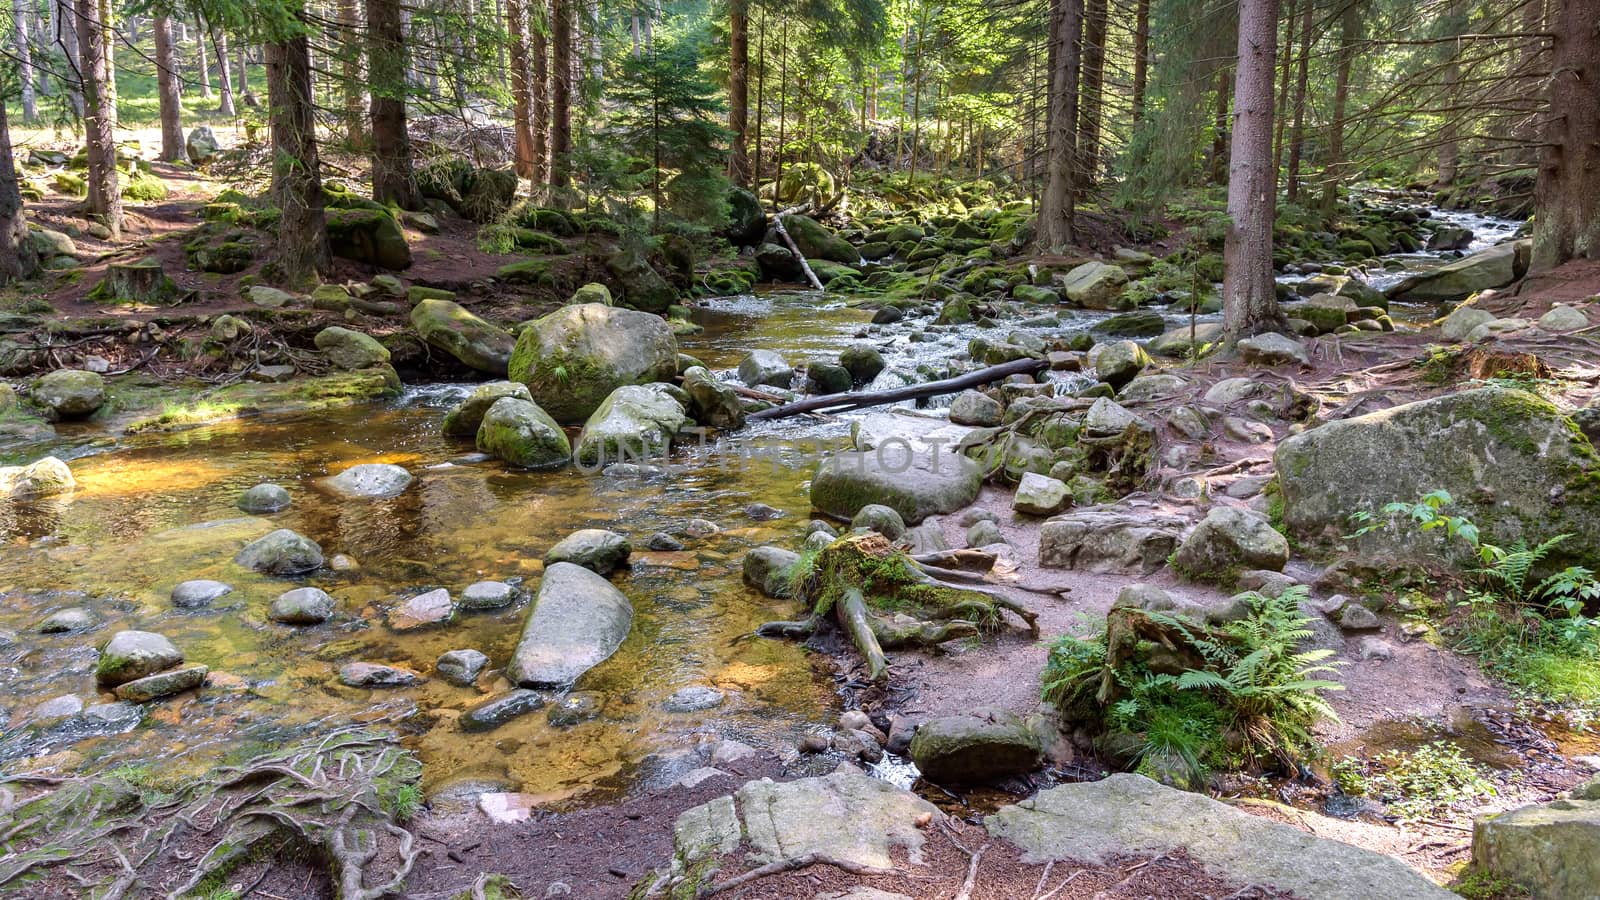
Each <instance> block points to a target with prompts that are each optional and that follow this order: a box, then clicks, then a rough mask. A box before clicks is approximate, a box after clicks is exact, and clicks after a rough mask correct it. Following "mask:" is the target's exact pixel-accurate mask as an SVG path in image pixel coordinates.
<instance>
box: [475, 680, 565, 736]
mask: <svg viewBox="0 0 1600 900" xmlns="http://www.w3.org/2000/svg"><path fill="white" fill-rule="evenodd" d="M544 704H545V697H544V694H541V693H539V692H538V691H530V690H527V689H525V688H515V689H513V690H509V691H505V692H504V693H500V694H495V695H494V696H493V697H490V698H489V699H487V700H485V701H483V702H482V703H479V704H478V705H477V706H474V707H472V708H471V709H468V710H467V711H466V712H464V713H462V714H461V729H462V730H463V731H489V730H491V729H494V728H499V727H500V726H501V725H504V724H505V723H507V722H509V721H511V720H512V719H515V718H516V717H517V716H522V715H527V714H528V713H531V712H533V711H535V710H538V709H543V708H544Z"/></svg>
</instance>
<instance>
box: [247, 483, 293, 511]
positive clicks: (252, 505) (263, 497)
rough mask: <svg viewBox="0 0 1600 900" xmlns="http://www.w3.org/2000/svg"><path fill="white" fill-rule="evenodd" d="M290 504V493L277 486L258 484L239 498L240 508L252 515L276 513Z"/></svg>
mask: <svg viewBox="0 0 1600 900" xmlns="http://www.w3.org/2000/svg"><path fill="white" fill-rule="evenodd" d="M289 503H290V500H289V492H288V491H286V490H284V489H283V488H281V487H279V486H278V485H275V484H258V485H256V486H255V487H253V488H251V489H249V490H247V491H245V492H244V494H242V495H241V496H240V497H239V508H240V509H242V510H244V511H245V512H247V513H251V514H265V513H275V512H278V511H280V510H285V509H288V508H289Z"/></svg>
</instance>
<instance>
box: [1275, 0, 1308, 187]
mask: <svg viewBox="0 0 1600 900" xmlns="http://www.w3.org/2000/svg"><path fill="white" fill-rule="evenodd" d="M1302 2H1305V3H1307V4H1309V2H1310V0H1302ZM1288 3H1289V8H1288V10H1286V12H1285V15H1284V17H1283V47H1284V52H1282V53H1280V54H1278V60H1279V63H1278V69H1279V75H1278V112H1277V115H1275V116H1274V117H1273V124H1274V127H1275V129H1276V130H1275V132H1274V137H1273V139H1272V173H1273V174H1272V177H1273V178H1277V177H1278V173H1279V172H1282V171H1283V137H1284V130H1285V129H1286V128H1287V127H1288V124H1289V76H1290V73H1292V72H1293V71H1294V66H1293V65H1292V63H1293V60H1292V59H1291V58H1290V54H1289V48H1290V47H1293V46H1294V26H1295V14H1294V12H1295V6H1294V0H1288Z"/></svg>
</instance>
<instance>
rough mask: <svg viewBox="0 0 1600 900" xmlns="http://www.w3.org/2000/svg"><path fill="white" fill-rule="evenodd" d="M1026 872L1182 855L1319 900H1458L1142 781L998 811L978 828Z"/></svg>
mask: <svg viewBox="0 0 1600 900" xmlns="http://www.w3.org/2000/svg"><path fill="white" fill-rule="evenodd" d="M984 827H985V828H987V829H988V831H989V833H990V834H991V835H993V836H994V837H996V838H1002V839H1004V840H1007V841H1010V842H1012V843H1013V844H1016V845H1017V846H1019V847H1021V848H1022V850H1023V852H1024V856H1023V859H1024V860H1025V861H1027V862H1030V863H1035V864H1037V863H1042V862H1044V861H1046V860H1068V859H1070V860H1072V861H1074V862H1080V863H1083V862H1087V863H1093V864H1096V865H1101V864H1105V863H1108V862H1110V861H1111V859H1112V858H1113V857H1116V856H1120V855H1129V854H1134V855H1141V856H1147V855H1160V854H1163V853H1170V852H1173V851H1176V850H1180V849H1181V850H1183V851H1184V852H1185V853H1187V854H1188V855H1189V856H1190V858H1192V859H1193V860H1194V861H1195V862H1197V863H1199V864H1200V865H1202V866H1204V867H1206V868H1207V869H1209V870H1211V871H1212V872H1213V873H1215V874H1217V875H1219V876H1221V877H1223V878H1227V879H1230V880H1234V881H1237V882H1240V883H1244V884H1270V885H1272V886H1273V887H1274V888H1277V889H1279V890H1282V891H1287V892H1290V893H1292V894H1294V895H1295V896H1297V897H1314V898H1321V900H1370V898H1375V897H1392V898H1401V897H1404V898H1405V900H1452V898H1454V897H1455V896H1456V895H1455V894H1453V893H1451V892H1450V891H1447V890H1445V889H1444V888H1442V887H1439V886H1438V885H1436V884H1434V883H1433V882H1431V881H1429V880H1428V879H1427V878H1426V877H1424V876H1423V875H1422V874H1421V873H1419V872H1417V871H1416V870H1415V869H1412V868H1411V867H1410V866H1408V865H1406V864H1405V863H1403V862H1401V861H1400V860H1398V859H1394V858H1393V857H1389V856H1385V855H1383V854H1381V853H1377V852H1374V851H1372V850H1362V849H1359V848H1356V847H1352V846H1350V845H1349V844H1343V843H1340V842H1338V841H1334V840H1328V839H1326V838H1318V837H1313V836H1312V835H1309V834H1307V833H1306V832H1304V831H1301V830H1300V829H1298V828H1295V827H1294V826H1292V825H1282V824H1279V823H1277V822H1274V821H1272V820H1271V819H1267V818H1264V817H1261V816H1252V815H1250V814H1249V813H1246V812H1240V811H1239V810H1236V809H1234V808H1233V807H1231V806H1228V805H1227V804H1224V803H1219V802H1217V801H1216V800H1213V799H1211V798H1210V797H1207V796H1205V795H1203V794H1194V793H1190V792H1188V791H1180V790H1177V789H1175V788H1169V787H1165V786H1163V785H1160V784H1157V783H1156V782H1154V781H1151V780H1150V779H1148V778H1145V777H1144V776H1142V775H1126V774H1118V775H1112V776H1111V777H1110V778H1107V779H1105V780H1103V781H1095V782H1088V783H1084V784H1068V785H1062V786H1060V787H1056V788H1051V789H1050V790H1047V791H1041V792H1040V793H1039V794H1038V795H1037V796H1035V797H1033V798H1032V799H1029V800H1024V801H1022V802H1021V803H1017V804H1015V805H1012V806H1007V807H1004V808H1002V809H1001V810H1000V811H999V812H997V813H995V814H994V815H992V816H990V817H988V818H987V819H986V820H985V821H984Z"/></svg>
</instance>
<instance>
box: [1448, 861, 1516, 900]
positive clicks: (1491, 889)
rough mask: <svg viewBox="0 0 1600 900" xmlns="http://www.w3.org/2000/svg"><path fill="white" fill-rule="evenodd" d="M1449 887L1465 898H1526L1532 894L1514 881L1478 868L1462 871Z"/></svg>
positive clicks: (1503, 899)
mask: <svg viewBox="0 0 1600 900" xmlns="http://www.w3.org/2000/svg"><path fill="white" fill-rule="evenodd" d="M1449 888H1450V890H1452V891H1455V892H1456V893H1457V894H1460V895H1461V896H1463V897H1465V898H1467V900H1527V898H1528V897H1531V896H1533V895H1532V894H1530V893H1529V892H1528V889H1527V888H1525V887H1523V886H1522V885H1520V884H1517V883H1516V882H1515V881H1512V880H1511V879H1509V878H1505V877H1503V876H1500V875H1495V874H1493V873H1491V872H1484V871H1482V870H1479V869H1473V870H1470V871H1468V872H1466V873H1464V874H1463V875H1462V876H1461V877H1460V878H1458V879H1457V880H1456V881H1455V883H1453V884H1451V885H1449Z"/></svg>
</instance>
